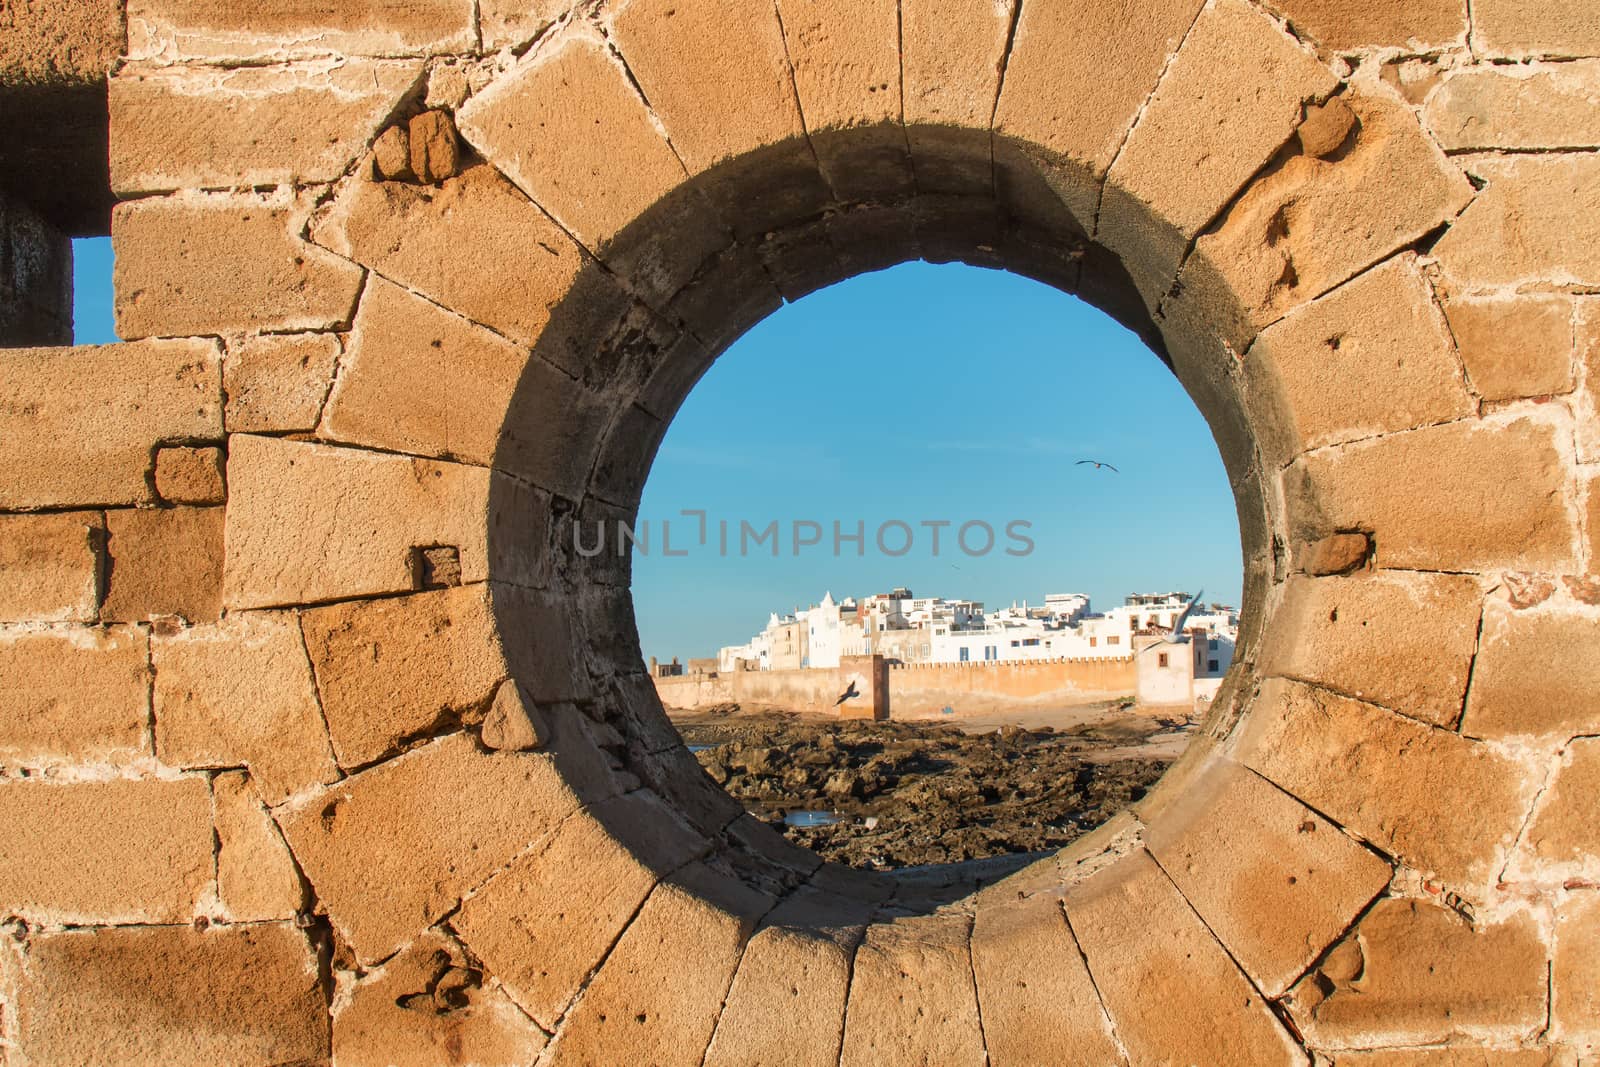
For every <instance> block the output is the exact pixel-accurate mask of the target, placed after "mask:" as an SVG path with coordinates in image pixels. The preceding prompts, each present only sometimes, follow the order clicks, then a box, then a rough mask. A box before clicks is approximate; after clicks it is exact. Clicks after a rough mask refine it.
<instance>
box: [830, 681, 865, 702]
mask: <svg viewBox="0 0 1600 1067" xmlns="http://www.w3.org/2000/svg"><path fill="white" fill-rule="evenodd" d="M860 695H861V694H860V693H859V692H857V691H856V680H855V679H854V678H852V679H850V688H849V689H846V690H845V691H844V692H843V693H840V694H839V699H838V700H835V701H834V702H833V706H834V707H838V706H839V705H840V704H843V703H844V702H845V701H846V700H853V699H855V698H856V697H858V696H860Z"/></svg>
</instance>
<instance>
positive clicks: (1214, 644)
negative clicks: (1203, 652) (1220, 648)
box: [1206, 637, 1217, 670]
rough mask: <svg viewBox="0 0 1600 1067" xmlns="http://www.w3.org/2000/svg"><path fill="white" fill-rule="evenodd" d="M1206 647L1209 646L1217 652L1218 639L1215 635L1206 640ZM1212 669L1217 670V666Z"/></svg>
mask: <svg viewBox="0 0 1600 1067" xmlns="http://www.w3.org/2000/svg"><path fill="white" fill-rule="evenodd" d="M1206 647H1207V648H1209V649H1210V650H1211V651H1213V652H1215V651H1216V650H1217V639H1216V638H1215V637H1213V638H1212V639H1211V640H1210V641H1207V642H1206ZM1211 669H1212V670H1216V668H1215V667H1212V668H1211Z"/></svg>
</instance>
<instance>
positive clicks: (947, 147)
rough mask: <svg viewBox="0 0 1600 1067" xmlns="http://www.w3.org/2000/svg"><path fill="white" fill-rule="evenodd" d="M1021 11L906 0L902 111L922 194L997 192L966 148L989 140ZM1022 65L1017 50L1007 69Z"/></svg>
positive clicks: (965, 1)
mask: <svg viewBox="0 0 1600 1067" xmlns="http://www.w3.org/2000/svg"><path fill="white" fill-rule="evenodd" d="M1015 8H1016V4H1015V3H1014V2H1013V0H1006V2H1004V3H997V4H996V3H982V2H979V3H973V2H972V0H901V4H900V71H901V79H900V80H901V87H902V93H903V95H904V102H903V105H902V106H903V108H904V111H905V122H906V127H907V128H906V137H907V139H908V140H909V141H910V143H911V156H912V159H913V160H914V161H915V163H914V165H915V168H916V176H917V188H918V189H919V190H920V191H921V192H923V193H960V192H963V191H966V190H969V189H975V190H978V191H983V190H988V189H990V188H992V187H993V172H992V170H991V173H990V174H989V175H987V176H985V175H984V174H983V170H982V167H981V166H979V167H973V166H972V165H971V162H970V161H969V160H967V159H965V158H963V156H964V155H965V153H963V152H962V151H961V149H962V148H964V147H967V146H970V145H972V144H974V143H977V144H982V143H983V142H984V141H986V140H988V130H989V120H990V118H991V116H992V115H993V114H994V109H995V98H996V97H997V96H998V95H999V92H1000V67H1001V63H1002V61H1004V60H1005V59H1006V51H1007V46H1008V45H1011V44H1012V42H1011V20H1012V13H1013V11H1014V10H1015ZM1052 10H1054V9H1052ZM951 41H961V42H962V47H960V48H951V47H950V42H951ZM1016 61H1017V50H1016V48H1015V47H1014V46H1013V47H1012V48H1011V56H1010V59H1009V61H1008V64H1007V65H1008V66H1009V65H1010V64H1014V63H1015V62H1016ZM1151 84H1154V80H1153V79H1152V82H1151ZM1130 121H1131V120H1130ZM952 148H954V149H955V152H954V153H952Z"/></svg>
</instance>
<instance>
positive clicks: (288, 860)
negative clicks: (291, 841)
mask: <svg viewBox="0 0 1600 1067" xmlns="http://www.w3.org/2000/svg"><path fill="white" fill-rule="evenodd" d="M211 799H212V809H213V815H214V818H215V819H216V824H217V896H218V897H219V898H221V900H222V906H223V908H224V909H225V910H226V911H227V913H228V916H229V918H231V919H233V920H234V921H235V922H262V921H266V920H271V919H285V920H287V919H293V918H294V917H295V916H296V915H297V914H298V913H299V911H300V909H301V908H302V907H304V906H305V903H306V901H305V889H304V887H303V886H301V884H300V872H299V871H298V870H297V869H296V868H295V865H294V857H292V856H290V855H289V847H288V846H287V845H285V844H284V842H283V835H282V834H280V833H279V832H278V825H277V823H275V822H273V821H272V817H271V816H270V815H268V814H267V809H266V808H265V807H263V806H262V803H261V797H260V794H258V793H257V792H256V788H255V785H254V783H253V782H251V780H250V775H249V774H247V773H245V772H244V771H227V772H224V773H223V774H219V775H217V776H216V777H215V778H213V779H212V780H211Z"/></svg>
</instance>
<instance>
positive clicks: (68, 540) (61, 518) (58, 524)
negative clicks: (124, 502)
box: [0, 511, 105, 622]
mask: <svg viewBox="0 0 1600 1067" xmlns="http://www.w3.org/2000/svg"><path fill="white" fill-rule="evenodd" d="M104 544H105V522H104V519H103V518H102V517H101V515H100V513H99V512H97V511H79V512H61V513H59V514H54V515H0V574H4V575H5V581H4V582H0V621H4V622H93V621H94V619H95V615H96V613H97V612H98V611H99V609H100V565H101V561H100V553H101V549H102V547H103V545H104Z"/></svg>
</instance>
